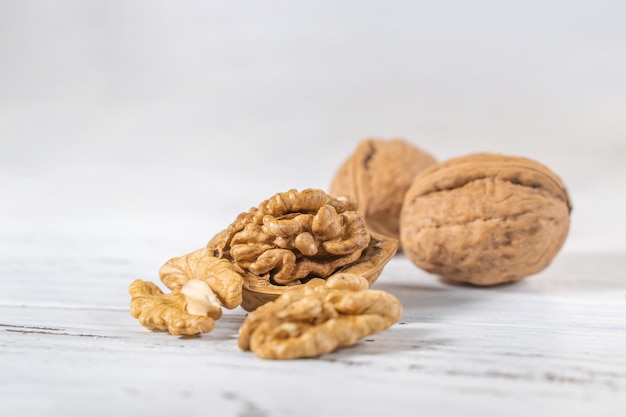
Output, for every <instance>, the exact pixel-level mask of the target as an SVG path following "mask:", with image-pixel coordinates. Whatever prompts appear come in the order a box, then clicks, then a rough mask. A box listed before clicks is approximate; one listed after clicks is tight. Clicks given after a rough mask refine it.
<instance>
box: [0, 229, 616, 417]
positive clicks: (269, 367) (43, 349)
mask: <svg viewBox="0 0 626 417" xmlns="http://www.w3.org/2000/svg"><path fill="white" fill-rule="evenodd" d="M35 223H36V222H35ZM3 226H4V232H3V234H2V235H0V253H2V257H1V258H0V259H1V262H0V276H1V277H2V292H1V293H0V352H1V355H0V397H1V398H2V401H1V403H2V406H1V408H0V416H3V417H4V416H6V417H9V416H45V415H54V416H57V415H58V416H68V415H69V416H72V415H76V416H78V415H151V416H155V415H164V416H165V415H185V416H195V415H197V416H205V415H221V416H247V417H252V416H267V417H269V416H294V415H298V416H323V415H363V416H378V415H402V416H415V415H429V416H430V415H443V416H455V415H464V416H486V415H493V416H502V415H507V416H529V415H545V416H616V417H617V416H623V415H625V414H624V413H626V353H625V352H626V279H625V272H624V271H626V257H625V256H624V254H623V253H619V252H615V253H601V252H598V253H592V252H588V251H587V252H585V251H576V250H571V251H567V250H565V251H563V252H561V253H560V254H559V255H558V256H557V258H556V259H555V261H554V262H553V264H552V265H551V266H550V267H549V268H548V269H546V270H544V271H543V272H542V273H541V274H539V275H536V276H533V277H529V278H528V279H526V280H524V281H522V282H520V283H516V284H513V285H505V286H500V287H496V288H484V289H481V288H472V287H465V286H452V285H449V284H445V283H442V282H441V281H439V280H438V279H437V278H436V277H434V276H431V275H428V274H426V273H425V272H422V271H420V270H418V269H417V268H416V267H414V266H413V265H412V264H411V263H410V262H409V261H408V260H407V259H406V258H405V257H403V256H402V255H400V256H397V257H395V258H394V259H392V261H391V262H390V263H389V264H388V266H387V267H386V268H385V270H384V272H383V274H382V275H381V277H380V278H379V280H378V281H377V282H376V283H375V288H378V289H383V290H386V291H389V292H391V293H393V294H395V295H396V296H398V297H399V298H400V300H401V301H402V303H403V305H404V314H403V316H402V318H401V320H400V321H399V322H398V323H397V324H396V325H394V326H393V327H392V328H390V329H389V330H387V331H384V332H382V333H380V334H377V335H374V336H371V337H368V338H366V339H365V340H363V341H361V342H360V343H358V344H357V345H356V346H354V347H351V348H346V349H342V350H340V351H337V352H334V353H331V354H328V355H324V356H322V357H320V358H318V359H308V360H296V361H266V360H261V359H258V358H257V357H255V356H254V355H253V354H252V353H250V352H242V351H240V350H239V349H238V348H237V343H236V339H237V331H238V328H239V326H240V324H241V322H242V320H243V319H244V317H245V314H246V313H245V311H243V310H239V309H236V310H233V311H228V312H226V314H225V316H224V317H223V318H222V319H221V320H220V321H218V322H217V326H216V328H215V330H214V331H213V332H211V333H209V334H205V335H203V336H201V337H193V338H185V337H173V336H170V335H168V334H166V333H153V332H150V331H147V330H145V329H144V328H142V327H141V326H140V325H139V324H138V323H137V322H136V321H135V319H133V318H132V317H131V316H130V314H129V312H128V305H129V296H128V295H127V293H126V289H127V286H128V284H129V283H130V282H131V281H132V280H133V279H135V278H137V277H141V278H144V279H154V277H156V271H157V270H158V267H159V266H160V264H161V263H162V262H163V261H164V260H167V256H170V255H171V256H175V255H179V254H180V253H171V252H172V251H173V250H175V249H174V248H176V250H179V251H180V252H185V251H188V250H191V249H194V247H185V244H183V243H182V242H178V241H176V240H173V241H167V240H162V239H159V238H155V237H141V236H139V237H137V236H112V234H111V233H108V234H107V233H100V234H90V233H89V232H84V231H82V230H80V229H74V230H71V229H70V230H68V229H66V228H65V229H64V228H63V227H58V228H55V227H49V228H48V230H45V228H44V231H43V232H41V231H40V232H34V230H40V229H39V228H38V226H36V225H35V226H33V227H32V228H31V229H30V230H29V228H28V227H23V228H15V227H14V228H11V227H9V226H8V224H4V225H3ZM25 230H26V231H25ZM198 243H199V244H200V242H198ZM168 251H169V254H168V255H166V253H167V252H168Z"/></svg>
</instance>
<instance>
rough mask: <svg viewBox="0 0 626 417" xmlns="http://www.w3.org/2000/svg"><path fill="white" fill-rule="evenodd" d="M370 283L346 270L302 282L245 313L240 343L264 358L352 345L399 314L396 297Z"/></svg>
mask: <svg viewBox="0 0 626 417" xmlns="http://www.w3.org/2000/svg"><path fill="white" fill-rule="evenodd" d="M368 287H369V283H368V281H367V280H366V279H365V278H363V277H361V276H358V275H354V274H345V273H340V274H336V275H333V276H331V277H329V278H328V280H326V281H324V280H322V279H314V280H311V281H310V282H309V283H307V284H305V285H300V286H298V288H297V289H296V290H294V291H290V292H287V293H284V294H282V295H281V296H280V297H278V298H277V299H276V300H274V301H272V302H269V303H267V304H264V305H262V306H260V307H259V308H257V309H256V310H255V311H253V312H252V313H250V314H249V315H248V316H247V317H246V320H245V321H244V323H243V325H242V326H241V328H240V330H239V340H238V344H239V347H240V348H241V349H242V350H251V351H252V352H254V353H255V354H256V355H257V356H259V357H261V358H264V359H295V358H309V357H316V356H320V355H322V354H325V353H329V352H332V351H333V350H335V349H337V348H339V347H344V346H351V345H353V344H355V343H356V342H357V341H358V340H359V339H361V338H363V337H366V336H368V335H371V334H374V333H378V332H380V331H382V330H384V329H386V328H388V327H390V326H391V325H392V324H394V323H395V322H396V321H397V320H398V319H399V318H400V316H401V314H402V305H401V304H400V301H398V299H397V298H395V297H394V296H393V295H391V294H389V293H386V292H384V291H377V290H370V289H368Z"/></svg>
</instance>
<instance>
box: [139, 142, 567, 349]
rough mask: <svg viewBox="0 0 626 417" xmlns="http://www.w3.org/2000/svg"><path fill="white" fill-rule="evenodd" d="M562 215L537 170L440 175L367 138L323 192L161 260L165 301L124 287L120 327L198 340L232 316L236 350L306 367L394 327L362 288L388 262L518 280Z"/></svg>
mask: <svg viewBox="0 0 626 417" xmlns="http://www.w3.org/2000/svg"><path fill="white" fill-rule="evenodd" d="M570 212H571V202H570V199H569V196H568V193H567V190H566V187H565V185H564V184H563V182H562V180H561V179H560V178H559V177H558V176H557V175H556V174H555V173H553V172H552V171H551V170H550V169H549V168H547V167H546V166H544V165H542V164H540V163H539V162H536V161H533V160H530V159H527V158H523V157H514V156H504V155H499V154H490V153H479V154H472V155H467V156H464V157H459V158H454V159H450V160H448V161H444V162H439V163H438V162H437V161H436V160H435V158H434V157H433V156H431V155H430V154H428V153H427V152H425V151H423V150H421V149H419V148H417V147H415V146H413V145H412V144H410V143H408V142H406V141H404V140H400V139H395V140H390V141H385V140H378V139H368V140H364V141H362V142H361V143H360V144H359V145H358V147H357V149H356V150H355V152H354V153H353V154H352V155H351V156H350V157H349V158H348V159H347V160H346V161H345V162H344V163H343V164H342V165H341V166H340V167H339V169H338V170H337V172H336V174H335V177H334V178H333V181H332V184H331V186H330V191H329V193H326V192H325V191H323V190H319V189H306V190H302V191H297V190H289V191H287V192H284V193H278V194H275V195H274V196H272V197H270V198H269V199H267V200H265V201H263V202H261V203H260V204H259V205H258V206H257V207H254V208H252V209H250V210H249V211H248V212H244V213H241V214H240V215H239V216H238V217H237V218H236V219H235V221H234V222H233V223H232V224H231V225H229V226H228V227H227V228H226V229H225V230H223V231H222V232H220V233H218V234H217V235H216V236H214V237H213V238H212V239H211V240H210V241H209V243H208V244H207V246H206V247H204V248H202V249H199V250H197V251H194V252H192V253H190V254H187V255H184V256H181V257H177V258H172V259H170V260H169V261H168V262H167V263H166V264H165V265H163V267H162V268H161V270H160V272H159V275H160V278H161V281H162V282H163V283H164V284H165V285H166V286H167V288H169V289H170V290H171V292H170V293H167V294H165V293H163V292H162V291H161V290H160V289H159V288H158V287H157V286H156V285H155V284H153V283H151V282H147V281H142V280H136V281H135V282H133V283H132V284H131V285H130V288H129V292H130V294H131V314H132V315H133V317H135V318H137V319H138V320H139V322H140V323H141V324H142V325H143V326H145V327H147V328H148V329H151V330H163V331H168V332H169V333H170V334H172V335H197V334H201V333H205V332H209V331H211V330H212V329H213V328H214V326H215V321H216V320H218V319H219V318H220V317H221V315H222V307H225V308H227V309H233V308H235V307H238V306H241V307H243V308H244V309H245V310H247V311H249V312H250V314H248V315H247V317H246V318H245V320H244V322H243V323H242V326H241V328H240V331H239V340H238V345H239V347H240V348H241V349H242V350H251V351H252V352H254V353H255V354H256V355H257V356H259V357H261V358H265V359H294V358H303V357H316V356H319V355H322V354H325V353H328V352H331V351H333V350H335V349H337V348H339V347H342V346H350V345H353V344H355V343H356V342H357V341H358V340H359V339H361V338H363V337H366V336H368V335H371V334H374V333H377V332H380V331H382V330H384V329H387V328H389V327H390V326H392V325H393V324H394V323H395V322H397V321H398V320H399V318H400V316H401V314H402V306H401V304H400V302H399V300H398V299H397V298H396V297H394V296H393V295H391V294H389V293H386V292H384V291H379V290H371V289H370V288H369V287H370V285H371V284H372V283H373V282H374V281H375V280H376V279H377V278H378V276H379V275H380V274H381V272H382V270H383V268H384V266H385V265H386V264H387V262H389V260H390V259H391V258H392V257H393V256H394V255H395V254H396V252H397V250H398V249H401V250H402V251H403V252H404V253H405V255H406V256H407V257H408V258H409V259H410V260H411V261H412V262H413V263H414V264H415V265H416V266H417V267H419V268H421V269H423V270H425V271H428V272H430V273H433V274H437V275H439V276H440V277H442V278H443V279H444V280H449V281H454V282H462V283H469V284H473V285H482V286H487V285H495V284H501V283H506V282H512V281H518V280H520V279H523V278H525V277H526V276H529V275H531V274H535V273H537V272H539V271H541V270H542V269H544V268H545V267H547V266H548V265H549V263H550V262H551V260H552V259H553V258H554V256H555V255H556V254H557V253H558V251H559V250H560V248H561V247H562V246H563V243H564V242H565V239H566V237H567V234H568V230H569V224H570V218H569V215H570Z"/></svg>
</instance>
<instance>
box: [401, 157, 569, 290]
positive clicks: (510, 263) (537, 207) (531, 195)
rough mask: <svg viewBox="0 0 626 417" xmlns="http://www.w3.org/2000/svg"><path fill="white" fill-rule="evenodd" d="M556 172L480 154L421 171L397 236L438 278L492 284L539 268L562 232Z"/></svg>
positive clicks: (561, 191)
mask: <svg viewBox="0 0 626 417" xmlns="http://www.w3.org/2000/svg"><path fill="white" fill-rule="evenodd" d="M570 211H571V203H570V199H569V196H568V193H567V190H566V188H565V185H564V184H563V182H562V181H561V179H560V178H559V177H558V176H557V175H556V174H555V173H553V172H552V171H551V170H550V169H549V168H547V167H546V166H544V165H542V164H540V163H538V162H536V161H533V160H530V159H527V158H522V157H514V156H503V155H498V154H490V153H481V154H473V155H469V156H465V157H460V158H454V159H451V160H448V161H446V162H443V163H440V164H437V165H434V166H432V167H430V168H429V169H427V170H425V171H424V172H422V173H421V174H419V175H418V176H417V177H416V178H415V180H414V182H413V184H412V186H411V188H410V189H409V190H408V192H407V194H406V196H405V200H404V204H403V207H402V213H401V219H400V221H401V224H400V239H401V242H402V247H403V250H404V252H405V253H406V255H407V257H408V258H409V259H410V260H411V261H412V262H413V263H414V264H416V265H417V266H418V267H420V268H422V269H424V270H426V271H428V272H431V273H434V274H438V275H440V276H441V277H443V278H444V279H447V280H450V281H455V282H466V283H471V284H475V285H494V284H500V283H505V282H511V281H518V280H521V279H522V278H524V277H526V276H528V275H531V274H534V273H537V272H539V271H541V270H542V269H544V268H545V267H546V266H548V264H549V263H550V262H551V260H552V259H553V257H554V256H555V255H556V254H557V252H558V251H559V250H560V248H561V247H562V245H563V243H564V242H565V239H566V237H567V234H568V230H569V224H570Z"/></svg>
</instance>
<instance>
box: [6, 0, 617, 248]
mask: <svg viewBox="0 0 626 417" xmlns="http://www.w3.org/2000/svg"><path fill="white" fill-rule="evenodd" d="M625 19H626V3H624V2H622V1H619V0H615V1H606V0H605V1H586V2H584V1H528V2H503V1H470V2H467V1H420V2H413V1H396V2H382V1H381V2H375V1H339V2H337V1H316V2H300V1H295V2H294V1H264V2H254V1H249V2H233V1H221V2H220V1H211V2H205V1H176V2H174V1H171V2H162V1H99V0H95V1H89V2H83V1H50V2H41V1H0V216H1V220H0V222H1V223H0V224H1V225H2V226H3V227H7V228H10V227H18V228H31V227H32V229H33V231H34V232H36V231H37V230H41V229H42V228H44V227H45V228H50V227H59V228H68V227H70V228H72V227H73V226H75V225H80V228H81V230H82V231H83V232H87V231H94V233H110V234H116V233H135V232H136V233H138V234H145V233H151V234H153V235H154V236H155V237H156V238H158V237H168V238H171V239H180V240H181V241H185V242H190V243H189V244H190V245H191V246H193V247H195V246H198V245H200V246H201V245H202V244H204V241H206V240H208V239H209V238H210V237H211V236H212V235H213V234H214V233H216V232H217V231H219V230H221V229H222V228H223V227H225V225H226V224H228V223H230V221H232V219H234V217H235V215H236V214H237V213H239V212H240V211H245V210H247V209H248V208H249V207H251V206H254V205H257V204H258V203H259V202H260V201H262V200H263V199H265V198H267V197H269V196H270V195H272V194H274V193H276V192H279V191H285V190H287V189H290V188H298V189H301V188H306V187H318V188H326V187H328V184H329V182H330V180H331V179H332V176H333V175H334V171H335V169H336V168H337V167H338V165H339V164H340V163H341V162H342V161H343V160H344V159H345V158H346V157H347V156H348V155H349V154H350V153H351V152H352V151H353V149H354V148H355V147H356V144H357V143H358V142H359V141H360V140H362V139H363V138H366V137H378V138H392V137H402V138H406V139H408V140H410V141H411V142H413V143H414V144H415V145H416V146H419V147H421V148H423V149H425V150H427V151H429V152H431V153H432V154H433V155H435V156H436V157H437V158H438V159H440V160H443V159H446V158H449V157H453V156H459V155H463V154H467V153H472V152H478V151H491V152H500V153H507V154H513V155H521V156H527V157H530V158H534V159H537V160H539V161H540V162H543V163H545V164H547V165H548V166H550V167H551V168H552V169H553V170H554V171H555V172H556V173H557V174H559V175H560V176H561V177H562V178H563V179H564V181H565V182H566V184H567V185H568V187H569V189H570V192H571V194H572V199H573V203H574V212H573V217H572V220H573V223H572V233H571V235H570V238H569V240H568V242H567V244H566V249H567V248H571V249H575V250H588V249H592V250H605V249H607V250H618V251H622V250H624V249H626V243H625V242H626V240H625V238H624V237H623V236H622V235H623V231H624V230H626V225H625V220H624V216H622V215H619V214H618V213H622V212H623V209H624V208H625V207H626V197H625V195H626V193H625V191H626V188H625V186H624V182H625V180H624V173H625V172H626V171H625V169H624V168H623V165H624V161H625V160H626V117H625V116H626V76H625V75H626V29H625V28H626V25H624V24H623V23H624V21H625ZM234 190H236V193H233V191H234ZM233 194H236V197H234V195H233ZM231 213H232V214H231Z"/></svg>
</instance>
